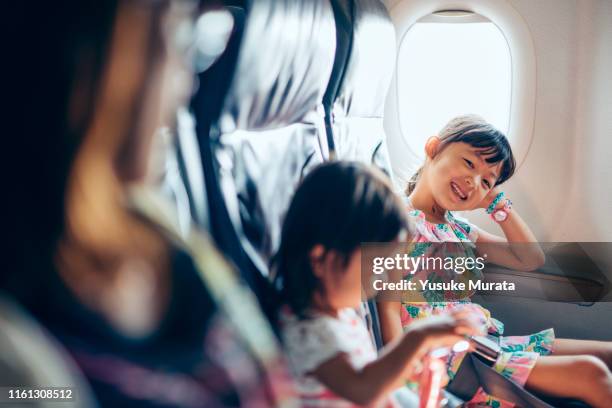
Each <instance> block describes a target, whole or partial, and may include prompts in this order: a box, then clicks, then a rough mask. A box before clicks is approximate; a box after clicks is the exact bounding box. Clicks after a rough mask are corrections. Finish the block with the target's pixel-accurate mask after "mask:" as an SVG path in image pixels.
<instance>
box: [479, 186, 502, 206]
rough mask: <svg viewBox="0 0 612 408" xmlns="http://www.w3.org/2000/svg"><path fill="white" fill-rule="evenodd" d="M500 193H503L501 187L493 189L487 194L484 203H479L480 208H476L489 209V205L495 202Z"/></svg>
mask: <svg viewBox="0 0 612 408" xmlns="http://www.w3.org/2000/svg"><path fill="white" fill-rule="evenodd" d="M500 191H501V189H500V188H499V187H493V188H492V189H491V190H490V191H489V192H488V193H487V195H486V196H485V197H484V198H483V199H482V201H480V203H478V206H477V207H476V208H484V209H487V208H488V207H489V205H491V203H492V202H493V200H494V199H495V197H496V196H497V194H499V193H500Z"/></svg>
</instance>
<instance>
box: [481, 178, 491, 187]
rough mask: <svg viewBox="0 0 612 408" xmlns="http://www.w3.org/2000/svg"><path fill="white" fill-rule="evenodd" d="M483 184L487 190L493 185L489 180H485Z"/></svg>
mask: <svg viewBox="0 0 612 408" xmlns="http://www.w3.org/2000/svg"><path fill="white" fill-rule="evenodd" d="M482 184H484V185H485V187H486V188H491V183H489V180H483V181H482Z"/></svg>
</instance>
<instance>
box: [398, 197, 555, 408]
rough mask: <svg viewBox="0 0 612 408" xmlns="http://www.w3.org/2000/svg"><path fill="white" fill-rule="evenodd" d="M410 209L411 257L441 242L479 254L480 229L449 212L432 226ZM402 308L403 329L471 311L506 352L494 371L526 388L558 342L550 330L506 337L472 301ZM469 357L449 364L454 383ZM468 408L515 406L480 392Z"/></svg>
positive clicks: (500, 326)
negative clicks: (543, 357)
mask: <svg viewBox="0 0 612 408" xmlns="http://www.w3.org/2000/svg"><path fill="white" fill-rule="evenodd" d="M408 205H409V209H408V211H409V212H408V217H409V220H410V225H411V229H412V232H413V236H412V242H414V243H416V245H415V249H414V250H413V252H412V253H411V256H418V255H421V254H423V253H427V247H428V245H430V244H431V243H440V242H457V243H462V245H461V247H464V248H466V249H465V250H466V252H468V254H467V255H469V256H473V255H472V254H473V253H475V245H474V243H475V242H476V241H477V239H478V228H477V227H476V226H474V225H472V224H470V223H469V222H468V221H467V220H465V219H463V218H460V217H458V216H455V215H454V214H453V213H452V212H450V211H447V212H446V216H445V218H446V223H443V224H436V223H432V222H429V221H427V219H426V218H425V213H423V212H422V211H420V210H416V209H413V208H412V207H411V206H410V203H409V202H408ZM415 252H418V253H415ZM402 305H403V307H402V310H401V320H402V326H403V327H407V326H408V325H410V323H412V322H413V321H415V320H416V319H421V318H425V317H429V316H434V315H438V314H442V313H446V312H449V311H451V310H456V309H458V308H461V309H466V308H467V309H469V310H471V311H473V313H474V314H476V315H478V316H479V317H480V320H481V321H482V322H483V324H484V325H485V327H486V330H487V332H488V333H489V334H493V335H495V336H499V340H500V346H501V349H502V352H501V354H500V356H499V358H498V360H497V362H496V363H495V365H494V369H495V370H496V371H498V372H499V373H501V374H502V375H504V376H505V377H507V378H510V379H512V380H513V381H515V382H516V383H518V384H520V385H524V384H525V382H526V381H527V377H529V374H530V372H531V370H532V369H533V367H534V366H535V363H536V361H537V359H538V357H539V356H540V355H548V354H550V353H551V352H552V345H553V341H554V338H555V335H554V331H553V329H546V330H543V331H541V332H538V333H535V334H531V335H527V336H503V333H504V325H503V323H502V322H500V321H499V320H497V319H494V318H493V317H491V313H490V312H489V311H488V310H487V309H485V308H484V307H482V306H480V305H478V304H476V303H472V302H471V301H470V300H469V298H465V299H461V300H457V301H452V302H448V301H437V299H429V298H427V299H424V301H423V302H412V301H410V302H407V301H405V302H402ZM465 354H466V353H465V352H462V353H456V354H452V355H451V357H450V359H449V361H448V375H449V377H450V379H451V380H452V379H453V378H454V375H455V373H456V372H457V370H458V368H459V366H460V364H461V361H462V360H463V358H464V357H465ZM467 406H468V407H475V406H488V407H496V408H506V407H512V406H513V404H511V403H509V402H507V401H503V400H500V399H496V398H494V397H492V396H490V395H488V394H486V393H485V392H484V391H483V390H482V389H479V390H478V392H477V393H476V395H475V396H474V398H472V400H471V401H470V402H469V403H468V404H467Z"/></svg>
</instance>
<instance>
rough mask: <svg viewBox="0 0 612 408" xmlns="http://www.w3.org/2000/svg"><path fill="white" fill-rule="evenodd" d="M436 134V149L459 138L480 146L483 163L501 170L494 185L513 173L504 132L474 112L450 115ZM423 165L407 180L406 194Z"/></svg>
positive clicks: (513, 164) (510, 152) (510, 154)
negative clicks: (499, 167)
mask: <svg viewBox="0 0 612 408" xmlns="http://www.w3.org/2000/svg"><path fill="white" fill-rule="evenodd" d="M438 138H440V142H441V143H440V147H439V148H438V149H439V151H441V150H442V149H444V147H446V146H448V145H449V144H450V143H456V142H463V143H467V144H469V145H470V146H472V147H474V148H477V149H482V151H481V153H482V154H483V155H484V156H486V158H485V160H486V162H487V163H490V164H496V163H500V162H501V163H502V166H501V171H500V174H499V177H498V179H497V181H496V182H495V185H496V186H497V185H500V184H502V183H503V182H504V181H506V180H508V179H509V178H510V177H512V175H513V174H514V170H515V169H516V161H515V160H514V155H513V154H512V148H511V147H510V143H508V139H507V138H506V136H505V135H504V134H503V133H502V132H501V131H499V130H497V129H496V128H495V127H494V126H493V125H491V124H490V123H488V122H487V121H486V120H484V119H483V118H481V117H480V116H477V115H465V116H458V117H456V118H453V119H451V120H450V122H448V123H447V124H446V126H444V128H443V129H442V130H441V131H440V133H439V134H438ZM422 171H423V167H421V168H420V169H419V170H417V172H416V173H414V175H413V176H412V177H411V178H410V180H409V181H408V185H407V186H406V195H410V194H411V193H412V191H413V190H414V188H415V186H416V183H417V182H418V181H419V177H420V176H421V172H422Z"/></svg>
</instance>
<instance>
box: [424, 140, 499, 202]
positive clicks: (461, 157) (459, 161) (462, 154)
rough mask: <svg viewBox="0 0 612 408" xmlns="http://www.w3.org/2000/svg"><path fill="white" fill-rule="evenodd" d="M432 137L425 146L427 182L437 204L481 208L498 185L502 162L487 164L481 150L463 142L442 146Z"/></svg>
mask: <svg viewBox="0 0 612 408" xmlns="http://www.w3.org/2000/svg"><path fill="white" fill-rule="evenodd" d="M440 142H441V141H440V139H439V138H437V137H433V138H431V139H430V140H429V141H428V143H427V147H426V152H427V156H428V162H427V169H426V171H427V177H426V179H427V184H428V186H429V189H430V191H431V193H432V195H433V198H434V200H435V201H436V203H437V204H438V205H439V206H440V207H442V208H444V209H445V210H456V211H466V210H473V209H476V208H479V207H480V206H481V205H482V201H483V199H484V198H485V197H486V196H487V194H489V193H490V192H491V190H492V189H493V188H494V187H495V183H496V181H497V179H498V177H499V173H500V171H501V166H502V163H501V162H499V163H493V164H491V163H487V161H486V158H487V156H486V155H483V154H482V149H477V148H474V147H472V146H470V145H469V144H467V143H464V142H454V143H449V144H448V145H446V146H441V144H440Z"/></svg>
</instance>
